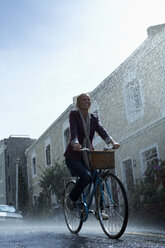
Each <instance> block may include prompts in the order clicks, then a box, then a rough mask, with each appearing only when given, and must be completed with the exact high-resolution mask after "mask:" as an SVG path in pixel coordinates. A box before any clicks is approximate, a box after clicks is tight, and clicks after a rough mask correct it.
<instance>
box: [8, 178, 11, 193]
mask: <svg viewBox="0 0 165 248" xmlns="http://www.w3.org/2000/svg"><path fill="white" fill-rule="evenodd" d="M8 189H9V191H10V190H11V182H10V176H8Z"/></svg>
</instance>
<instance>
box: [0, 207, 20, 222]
mask: <svg viewBox="0 0 165 248" xmlns="http://www.w3.org/2000/svg"><path fill="white" fill-rule="evenodd" d="M8 220H11V221H12V220H23V216H22V214H21V213H20V212H17V211H16V209H15V207H13V206H9V205H0V221H8Z"/></svg>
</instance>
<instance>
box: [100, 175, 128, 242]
mask: <svg viewBox="0 0 165 248" xmlns="http://www.w3.org/2000/svg"><path fill="white" fill-rule="evenodd" d="M101 181H102V190H101V189H100V187H98V190H97V195H96V211H97V214H98V217H99V220H100V224H101V227H102V229H103V231H104V233H105V234H106V235H107V236H108V237H110V238H113V239H118V238H120V237H121V235H122V234H123V233H124V231H125V229H126V226H127V222H128V200H127V195H126V191H125V188H124V186H123V184H122V182H121V181H120V180H119V178H118V177H117V176H115V175H114V174H112V173H106V172H105V173H103V174H102V176H101Z"/></svg>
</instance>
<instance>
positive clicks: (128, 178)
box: [122, 159, 134, 192]
mask: <svg viewBox="0 0 165 248" xmlns="http://www.w3.org/2000/svg"><path fill="white" fill-rule="evenodd" d="M122 164H123V165H122V168H123V173H124V179H125V182H126V188H127V191H129V192H132V191H133V189H134V177H133V170H132V160H131V159H127V160H125V161H123V162H122Z"/></svg>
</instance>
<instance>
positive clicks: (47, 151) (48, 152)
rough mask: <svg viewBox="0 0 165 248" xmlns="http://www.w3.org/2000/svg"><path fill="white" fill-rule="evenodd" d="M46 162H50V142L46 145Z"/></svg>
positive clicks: (48, 163)
mask: <svg viewBox="0 0 165 248" xmlns="http://www.w3.org/2000/svg"><path fill="white" fill-rule="evenodd" d="M46 164H47V165H50V164H51V152H50V144H49V145H47V146H46Z"/></svg>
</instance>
